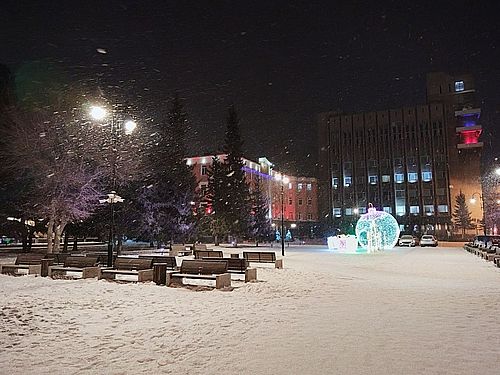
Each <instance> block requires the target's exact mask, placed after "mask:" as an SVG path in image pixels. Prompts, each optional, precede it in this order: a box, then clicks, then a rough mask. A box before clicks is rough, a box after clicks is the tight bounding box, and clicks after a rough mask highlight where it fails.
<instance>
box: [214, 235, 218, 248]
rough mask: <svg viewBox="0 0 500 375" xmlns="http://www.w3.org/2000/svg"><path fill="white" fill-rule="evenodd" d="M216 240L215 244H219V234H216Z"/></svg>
mask: <svg viewBox="0 0 500 375" xmlns="http://www.w3.org/2000/svg"><path fill="white" fill-rule="evenodd" d="M214 242H215V246H219V236H218V235H217V234H216V235H215V236H214Z"/></svg>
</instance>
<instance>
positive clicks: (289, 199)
mask: <svg viewBox="0 0 500 375" xmlns="http://www.w3.org/2000/svg"><path fill="white" fill-rule="evenodd" d="M292 203H293V202H292V198H288V205H289V206H291V205H292Z"/></svg>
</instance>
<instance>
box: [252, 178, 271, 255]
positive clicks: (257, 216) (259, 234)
mask: <svg viewBox="0 0 500 375" xmlns="http://www.w3.org/2000/svg"><path fill="white" fill-rule="evenodd" d="M251 201H252V223H251V226H252V235H253V237H254V239H255V244H256V246H259V242H263V241H267V240H269V239H271V236H272V234H273V230H272V228H271V222H270V220H269V217H268V214H269V202H268V201H267V199H266V197H265V196H264V194H263V192H262V186H261V183H260V180H257V182H256V184H255V188H254V189H253V191H252V192H251Z"/></svg>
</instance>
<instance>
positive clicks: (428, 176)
mask: <svg viewBox="0 0 500 375" xmlns="http://www.w3.org/2000/svg"><path fill="white" fill-rule="evenodd" d="M422 180H424V181H425V182H429V181H431V180H432V172H422Z"/></svg>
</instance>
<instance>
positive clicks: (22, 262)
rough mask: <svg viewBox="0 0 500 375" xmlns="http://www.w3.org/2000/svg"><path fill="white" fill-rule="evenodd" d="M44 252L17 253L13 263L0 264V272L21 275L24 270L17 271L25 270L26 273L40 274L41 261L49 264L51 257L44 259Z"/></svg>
mask: <svg viewBox="0 0 500 375" xmlns="http://www.w3.org/2000/svg"><path fill="white" fill-rule="evenodd" d="M44 258H45V254H33V253H30V254H19V255H18V256H17V258H16V261H15V263H14V264H12V263H7V264H0V274H1V273H7V274H11V275H23V274H26V272H18V271H19V270H23V271H27V274H28V275H41V274H42V261H45V262H47V263H46V264H47V265H48V264H51V263H52V260H51V259H44Z"/></svg>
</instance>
